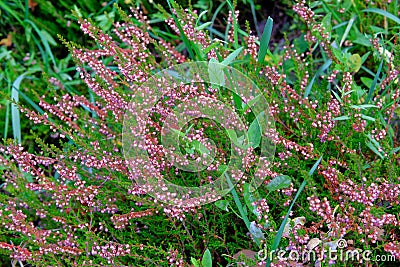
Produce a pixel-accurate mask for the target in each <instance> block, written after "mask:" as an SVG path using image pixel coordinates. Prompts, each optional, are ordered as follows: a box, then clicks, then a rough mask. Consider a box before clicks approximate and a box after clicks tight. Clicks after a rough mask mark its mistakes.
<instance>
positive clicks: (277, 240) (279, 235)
mask: <svg viewBox="0 0 400 267" xmlns="http://www.w3.org/2000/svg"><path fill="white" fill-rule="evenodd" d="M321 160H322V156H321V157H320V158H319V159H318V160H317V162H316V163H315V164H314V166H313V167H312V168H311V170H310V171H309V172H308V174H309V175H310V176H312V175H313V173H314V172H315V170H316V169H317V167H318V165H319V163H320V162H321ZM306 184H307V180H304V181H303V182H302V183H301V185H300V187H299V190H298V191H297V193H296V196H295V197H294V199H293V201H292V204H290V207H289V210H288V212H287V213H286V216H285V218H284V219H283V221H282V223H281V226H280V227H279V230H278V233H277V234H276V236H275V239H274V242H273V243H272V247H271V250H270V251H275V250H276V249H277V248H278V246H279V243H280V242H281V239H282V234H283V230H284V229H285V225H286V223H287V221H288V219H289V214H290V212H291V211H292V208H293V206H294V203H296V200H297V198H298V197H299V196H300V194H301V192H302V191H303V189H304V187H305V186H306ZM270 265H271V258H270V257H268V259H267V263H266V265H265V267H269V266H270Z"/></svg>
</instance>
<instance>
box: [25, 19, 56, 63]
mask: <svg viewBox="0 0 400 267" xmlns="http://www.w3.org/2000/svg"><path fill="white" fill-rule="evenodd" d="M24 22H25V23H28V24H30V25H31V26H32V28H33V29H34V30H35V31H36V33H37V34H38V35H39V37H40V40H41V41H42V43H43V46H44V49H45V50H46V52H47V55H48V56H49V57H50V59H51V61H52V62H53V66H57V64H56V60H55V59H54V55H53V52H52V51H51V48H50V45H49V42H48V41H47V39H46V37H45V36H43V34H42V32H41V31H40V30H39V28H38V27H37V26H36V25H35V23H33V22H32V21H30V20H28V19H27V20H24ZM43 57H45V55H43Z"/></svg>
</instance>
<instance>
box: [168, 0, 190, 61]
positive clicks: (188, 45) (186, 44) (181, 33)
mask: <svg viewBox="0 0 400 267" xmlns="http://www.w3.org/2000/svg"><path fill="white" fill-rule="evenodd" d="M167 3H168V6H169V9H170V10H171V16H172V18H173V19H174V22H175V24H176V26H177V27H178V30H179V34H180V36H181V37H182V40H183V43H184V44H185V46H186V49H187V50H188V53H189V56H190V57H191V58H192V59H195V55H194V53H193V50H192V45H191V42H190V41H189V39H188V38H187V37H186V35H185V32H184V31H183V28H182V25H181V23H180V22H179V20H178V18H177V17H176V16H175V14H174V12H173V10H172V9H173V6H172V5H171V3H172V4H175V2H174V1H173V0H167Z"/></svg>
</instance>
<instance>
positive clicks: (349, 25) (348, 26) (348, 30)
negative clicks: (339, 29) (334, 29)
mask: <svg viewBox="0 0 400 267" xmlns="http://www.w3.org/2000/svg"><path fill="white" fill-rule="evenodd" d="M356 19H357V16H354V17H352V18H351V19H350V20H349V23H347V27H346V30H345V31H344V34H343V36H342V40H340V45H339V46H342V44H343V43H344V41H345V40H346V38H347V36H348V35H349V32H350V29H351V27H352V26H353V24H354V21H355V20H356Z"/></svg>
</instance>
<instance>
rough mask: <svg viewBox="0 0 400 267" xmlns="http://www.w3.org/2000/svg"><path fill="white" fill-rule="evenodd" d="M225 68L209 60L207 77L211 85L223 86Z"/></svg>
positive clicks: (213, 60)
mask: <svg viewBox="0 0 400 267" xmlns="http://www.w3.org/2000/svg"><path fill="white" fill-rule="evenodd" d="M224 68H225V66H224V65H222V64H220V63H218V61H216V60H215V59H213V58H212V59H211V60H210V62H209V63H208V75H209V78H210V82H211V83H213V84H217V85H220V86H224V85H225V74H224Z"/></svg>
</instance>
